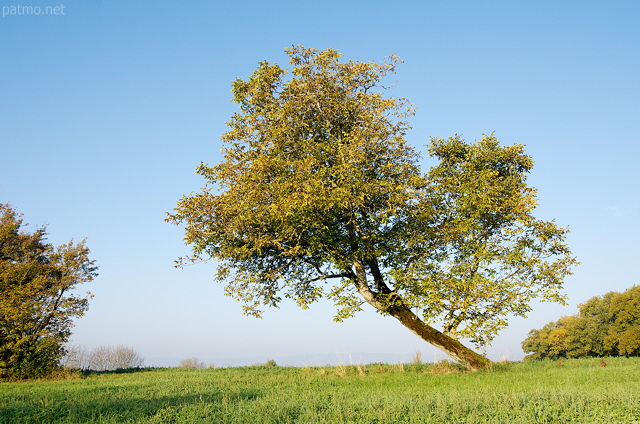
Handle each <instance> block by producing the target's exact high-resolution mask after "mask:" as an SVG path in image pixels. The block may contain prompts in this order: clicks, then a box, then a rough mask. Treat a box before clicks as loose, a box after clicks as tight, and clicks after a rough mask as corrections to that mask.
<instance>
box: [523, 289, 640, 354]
mask: <svg viewBox="0 0 640 424" xmlns="http://www.w3.org/2000/svg"><path fill="white" fill-rule="evenodd" d="M522 350H524V351H525V353H529V355H528V356H527V357H526V358H527V359H542V358H580V357H603V356H640V286H633V287H632V288H630V289H629V290H626V291H625V292H622V293H617V292H609V293H607V294H605V295H603V296H595V297H592V298H591V299H589V300H588V301H586V302H585V303H583V304H582V305H579V312H578V313H577V314H576V315H572V316H568V317H562V318H560V319H559V320H558V321H554V322H550V323H549V324H547V325H545V326H544V327H543V328H541V329H540V330H531V331H530V332H529V336H528V337H527V338H526V339H525V340H524V341H523V342H522Z"/></svg>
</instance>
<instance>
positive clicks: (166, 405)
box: [0, 369, 262, 424]
mask: <svg viewBox="0 0 640 424" xmlns="http://www.w3.org/2000/svg"><path fill="white" fill-rule="evenodd" d="M138 371H140V369H134V370H133V371H131V372H138ZM102 373H104V372H102ZM110 373H116V372H114V371H111V372H110ZM260 397H262V393H261V392H259V391H255V390H246V391H238V392H235V393H229V392H214V393H195V394H185V395H178V394H176V395H168V396H166V395H165V396H157V395H151V396H147V397H142V396H140V397H123V396H122V394H118V393H115V392H113V391H112V390H110V389H96V390H90V391H88V393H85V394H82V395H79V396H76V397H68V396H65V395H64V394H63V393H60V394H59V395H58V396H56V395H54V396H52V397H51V398H50V399H49V401H47V402H43V400H42V399H37V398H34V399H31V401H26V399H22V401H21V402H20V403H19V404H17V403H16V404H13V405H6V404H4V405H3V404H1V403H0V424H5V423H6V424H9V423H11V424H13V423H23V424H30V423H58V422H60V423H62V422H64V423H86V422H106V423H116V422H118V423H119V422H151V423H155V422H158V423H166V422H179V421H175V420H176V418H178V417H180V416H184V415H189V414H190V410H192V409H198V410H201V411H206V412H207V414H208V415H209V414H210V415H211V416H216V415H219V414H223V415H224V410H225V409H226V408H229V407H235V404H237V403H242V402H246V401H253V400H256V399H259V398H260Z"/></svg>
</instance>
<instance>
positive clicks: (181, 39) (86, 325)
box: [0, 0, 640, 365]
mask: <svg viewBox="0 0 640 424" xmlns="http://www.w3.org/2000/svg"><path fill="white" fill-rule="evenodd" d="M18 5H20V6H23V7H24V6H32V8H31V9H22V10H21V11H22V13H19V12H20V10H18V9H16V8H15V7H17V6H18ZM0 6H1V7H2V11H3V16H2V17H1V18H0V147H1V148H0V202H3V203H6V202H10V203H11V204H12V205H13V207H14V208H16V209H17V210H19V211H20V212H22V213H24V215H25V220H26V221H27V222H29V223H31V224H33V225H41V224H47V225H48V228H49V233H50V238H49V239H50V241H51V242H53V243H55V244H60V243H63V242H66V241H68V240H69V239H71V238H74V239H76V240H81V239H83V238H87V239H88V241H87V243H88V245H89V247H90V248H91V249H92V256H93V258H94V259H96V260H97V262H98V264H99V265H100V276H99V277H98V278H97V279H96V280H95V281H94V282H93V283H91V285H90V286H89V285H87V286H86V287H85V289H87V290H90V291H91V292H92V293H93V294H94V295H95V297H94V299H93V300H92V302H91V306H90V309H89V311H88V312H87V314H86V316H85V317H83V318H82V319H80V320H78V321H77V325H76V327H75V329H74V336H73V343H75V344H78V345H83V346H86V347H88V348H91V347H94V346H98V345H101V344H111V345H116V344H123V345H126V346H131V347H133V348H135V349H136V350H137V351H139V352H140V353H141V354H142V355H143V356H144V357H145V358H146V364H147V365H176V364H177V363H178V362H179V361H180V360H181V359H184V358H188V357H193V356H196V357H198V358H199V359H200V360H202V361H204V362H207V363H208V362H214V363H215V364H216V365H242V364H251V363H256V362H261V361H262V362H263V361H265V360H267V359H275V360H276V361H277V362H278V363H281V364H295V365H305V364H306V363H309V364H313V363H315V362H317V361H320V362H343V363H344V362H349V361H354V362H356V361H374V360H380V361H398V360H402V359H406V360H409V359H410V358H411V356H412V355H413V353H414V352H415V351H416V350H420V351H422V353H423V358H424V359H425V360H433V359H442V358H444V355H443V354H441V353H438V352H437V351H435V350H434V349H432V348H431V347H430V346H429V345H427V344H426V343H424V342H422V341H421V340H419V339H418V338H417V337H415V336H414V335H413V334H411V333H409V331H408V330H405V329H404V328H403V327H402V326H401V325H400V324H399V323H397V322H395V320H393V319H392V318H387V317H380V316H379V315H376V314H375V313H373V312H366V313H362V314H361V315H359V316H358V317H356V318H353V319H351V320H349V321H347V322H345V323H342V324H336V323H333V322H332V320H331V316H332V312H333V309H332V307H331V305H330V304H328V303H319V304H317V305H315V306H314V307H312V308H311V309H310V310H304V311H303V310H299V309H297V308H296V307H295V306H294V305H291V304H283V305H282V307H281V308H280V309H272V310H268V311H267V313H266V314H265V315H264V318H263V319H262V320H257V319H254V318H248V317H243V316H242V315H241V309H240V305H238V304H236V303H235V302H234V301H233V300H232V299H230V298H228V297H225V296H224V295H223V288H222V287H221V286H219V285H216V284H215V283H214V282H213V280H212V274H213V267H214V264H203V265H196V266H192V267H189V268H187V269H174V268H173V261H174V259H176V258H177V257H179V256H181V255H185V254H187V253H188V248H187V247H186V246H184V245H183V244H182V232H181V230H180V228H177V227H173V226H171V225H169V224H167V223H165V222H164V217H165V212H167V211H170V210H171V209H172V208H173V207H174V206H175V204H176V202H177V200H178V199H179V198H180V196H181V195H183V194H187V193H189V192H191V191H195V190H198V189H199V188H200V187H201V186H202V185H203V182H202V181H201V180H200V178H199V177H198V176H197V175H195V173H194V170H195V167H196V165H197V164H198V163H199V162H200V161H204V162H206V163H209V164H215V163H216V162H218V161H219V160H220V155H219V148H220V143H219V138H218V136H219V135H220V134H221V133H223V132H224V131H225V124H224V123H225V122H226V121H227V120H228V119H229V117H230V116H231V114H232V113H233V111H234V110H235V106H234V105H233V104H232V103H231V102H230V98H231V94H230V87H231V81H232V80H234V79H235V78H237V77H246V76H248V75H249V74H250V73H251V72H252V71H253V70H254V69H255V67H256V65H257V64H258V62H259V61H262V60H268V61H271V62H278V63H280V64H282V65H287V63H286V59H287V58H286V56H285V54H284V52H283V50H284V48H286V47H289V46H291V45H294V44H302V45H304V46H306V47H315V48H319V49H322V48H327V47H335V48H337V49H339V50H340V51H341V52H342V53H343V54H344V55H345V57H346V58H347V59H355V60H381V59H382V58H383V57H385V56H388V55H390V54H391V53H394V52H395V53H397V54H399V55H400V56H401V58H402V59H404V61H405V63H404V64H403V65H402V66H401V67H400V68H399V69H398V73H397V74H396V75H395V76H394V77H393V80H394V82H395V83H396V85H395V86H394V87H393V89H392V91H393V94H394V95H396V96H403V97H407V98H408V99H409V100H410V101H411V102H412V103H413V104H414V105H415V106H416V107H417V108H418V110H417V114H416V116H415V117H414V118H413V120H412V125H413V127H414V128H413V130H412V131H411V132H410V133H409V135H408V139H409V141H410V142H411V143H412V144H413V145H414V146H415V147H416V148H418V149H421V148H422V146H423V145H425V144H426V143H428V140H429V137H431V136H441V137H448V136H451V135H453V134H462V135H463V136H464V138H466V139H467V140H474V139H479V138H480V137H481V136H482V134H483V133H491V132H493V131H495V134H496V136H497V137H498V139H500V140H501V141H502V142H503V143H504V144H512V143H522V144H525V145H526V150H527V152H528V153H529V154H530V155H532V157H533V158H534V160H535V161H536V166H535V168H534V170H533V172H532V174H531V176H530V179H529V181H530V184H531V185H533V186H535V187H537V188H538V190H539V203H540V206H539V209H538V213H537V215H538V216H539V217H540V218H544V219H556V221H557V223H558V224H559V225H561V226H570V227H571V234H570V237H569V244H570V245H571V246H572V248H573V251H574V253H575V254H576V255H577V256H578V258H579V260H580V261H581V262H582V265H581V266H580V267H578V268H577V269H576V270H575V273H574V275H573V276H571V277H570V278H569V279H568V280H567V281H566V286H565V287H566V293H567V294H568V297H569V303H570V304H569V306H566V307H562V306H559V305H549V304H536V305H534V310H533V312H531V313H530V314H529V317H528V318H527V319H523V318H513V319H511V320H510V323H511V325H510V327H509V328H508V329H507V330H504V331H503V332H502V333H501V334H500V336H499V337H498V338H497V339H496V341H495V342H494V344H493V346H491V347H489V348H488V349H487V352H488V354H489V356H490V357H491V358H493V359H501V358H502V357H508V358H509V359H520V358H521V357H522V355H523V353H522V351H521V349H520V342H521V341H522V340H523V339H524V338H525V337H526V335H527V333H528V331H529V330H531V329H532V328H540V327H541V326H542V325H544V324H545V323H547V322H549V321H554V320H556V319H558V318H559V317H560V316H562V315H570V314H573V313H575V312H576V311H577V309H576V305H577V304H579V303H581V302H584V301H585V300H587V299H588V298H590V297H592V296H595V295H601V294H604V293H606V292H608V291H611V290H615V291H623V290H625V289H627V288H629V287H631V286H633V285H634V284H640V276H639V275H638V272H637V266H636V263H637V261H638V257H639V253H640V248H639V247H638V240H639V239H640V226H639V225H638V222H639V220H640V202H639V196H638V192H639V190H638V181H640V178H639V177H640V171H638V167H637V166H636V162H637V158H638V155H639V153H640V147H639V144H638V142H639V135H638V134H639V131H638V124H639V123H640V78H639V77H638V76H639V75H640V29H639V27H638V22H639V21H640V2H636V1H631V0H630V1H622V0H620V1H611V2H604V1H585V0H581V1H562V2H558V1H535V2H534V1H528V2H525V1H521V2H516V1H483V0H477V1H448V2H443V1H406V2H378V1H340V2H338V1H325V2H307V1H295V2H294V1H280V2H265V1H240V2H233V3H232V2H213V1H212V2H196V1H181V2H177V1H143V0H141V1H135V2H131V1H129V2H125V1H121V0H114V1H99V0H83V1H79V0H68V1H65V0H61V1H60V2H57V1H54V0H45V1H42V0H27V1H20V2H18V1H12V0H0ZM47 6H50V7H56V6H60V7H59V8H58V9H57V10H58V11H61V12H62V13H58V14H57V15H44V14H43V13H44V12H43V11H44V10H45V8H46V7H47ZM12 7H14V8H13V9H12ZM36 7H39V8H40V9H39V10H40V11H41V14H40V15H35V14H29V10H37V9H35V8H36ZM429 164H430V162H429V160H425V167H426V166H429Z"/></svg>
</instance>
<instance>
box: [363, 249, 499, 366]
mask: <svg viewBox="0 0 640 424" xmlns="http://www.w3.org/2000/svg"><path fill="white" fill-rule="evenodd" d="M353 265H354V268H355V277H356V278H355V279H354V284H355V286H356V289H357V290H358V292H359V293H360V295H361V296H362V297H363V298H364V300H365V301H366V302H367V303H368V304H369V305H371V306H373V307H374V308H376V309H378V310H379V311H381V312H386V313H388V314H390V315H391V316H393V317H394V318H396V319H397V320H398V321H400V322H401V323H402V325H404V326H405V327H407V328H408V329H409V330H411V331H412V332H413V333H414V334H415V335H417V336H418V337H420V338H421V339H422V340H424V341H426V342H427V343H430V344H432V345H433V346H435V347H437V348H438V349H440V350H442V351H443V352H444V353H446V354H447V355H449V356H450V357H451V358H453V359H454V360H455V361H456V362H458V363H459V364H460V365H462V366H463V367H465V368H466V369H467V370H469V371H479V370H483V369H487V368H489V366H490V365H491V361H490V360H489V359H487V358H486V357H485V356H483V355H480V354H479V353H477V352H474V351H473V350H471V349H469V348H468V347H466V346H464V345H463V344H462V343H460V342H459V341H458V340H456V339H454V338H452V337H449V336H447V335H446V334H443V333H442V332H440V331H438V330H436V329H435V328H433V327H431V326H429V325H427V324H425V323H424V322H423V321H422V320H421V319H420V318H418V316H417V315H416V314H414V313H413V312H411V310H410V309H409V308H408V307H407V306H406V305H405V304H404V303H403V301H402V299H401V298H400V296H398V295H397V293H393V292H392V291H391V290H390V289H389V288H388V287H387V286H386V284H385V283H384V281H382V279H376V278H375V276H374V280H378V281H376V285H377V286H378V288H379V291H373V290H371V288H370V287H369V285H368V284H367V274H366V268H365V266H364V264H363V262H362V261H359V260H356V261H354V264H353ZM374 269H375V268H374ZM380 290H381V291H382V293H381V292H380Z"/></svg>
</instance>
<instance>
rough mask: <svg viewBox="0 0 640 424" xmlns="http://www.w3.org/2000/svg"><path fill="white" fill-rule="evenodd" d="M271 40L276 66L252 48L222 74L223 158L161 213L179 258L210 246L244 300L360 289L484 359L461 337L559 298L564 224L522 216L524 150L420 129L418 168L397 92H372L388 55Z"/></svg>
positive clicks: (345, 308) (270, 302)
mask: <svg viewBox="0 0 640 424" xmlns="http://www.w3.org/2000/svg"><path fill="white" fill-rule="evenodd" d="M286 52H287V54H288V55H289V56H290V63H291V65H292V67H293V69H292V70H291V71H287V70H286V69H284V68H281V67H280V66H278V65H277V64H270V63H268V62H262V63H260V65H259V66H258V68H257V69H256V71H255V72H254V73H253V74H252V75H251V76H250V77H249V78H248V79H247V80H242V79H237V80H236V81H235V82H234V83H233V90H232V92H233V100H234V101H235V102H236V103H237V104H238V105H239V110H238V111H237V112H236V113H235V114H234V115H233V116H232V117H231V120H230V121H229V122H228V123H227V125H228V127H229V131H228V132H227V133H225V134H223V135H222V142H223V146H224V147H223V153H224V160H223V161H222V162H221V163H219V164H217V165H214V166H209V165H206V164H204V163H202V164H200V166H199V167H198V169H197V172H198V173H199V174H200V175H202V176H203V177H204V178H205V180H206V181H207V186H206V187H205V188H204V189H203V190H202V191H201V192H199V193H192V194H190V195H187V196H183V198H182V199H181V200H180V201H179V202H178V205H177V207H176V209H175V211H174V212H173V213H170V214H168V218H167V219H168V221H170V222H173V223H175V224H178V225H183V226H184V228H185V241H186V243H187V244H189V245H191V246H192V248H193V255H192V256H191V257H189V258H184V259H182V260H181V261H180V263H185V262H189V261H199V260H207V259H214V260H215V261H216V262H217V263H218V268H217V274H216V279H217V280H218V281H220V282H222V283H224V284H225V286H226V294H228V295H230V296H233V297H234V298H236V299H237V300H239V301H241V302H242V303H243V305H244V312H245V313H246V314H249V315H256V316H259V315H260V314H261V312H262V309H261V306H276V305H278V303H279V302H280V301H281V299H282V297H283V296H284V297H287V298H291V299H294V300H295V301H296V302H297V303H298V304H299V305H300V306H302V307H308V306H309V305H310V304H311V303H313V302H315V301H317V300H318V299H320V298H322V297H327V298H329V299H331V300H333V301H334V303H335V304H336V306H337V312H336V315H335V319H336V320H342V319H345V318H348V317H350V316H352V315H354V314H355V313H357V312H358V311H359V310H361V307H362V305H363V304H364V303H367V304H369V305H370V306H372V307H373V308H375V309H376V310H377V311H379V312H380V313H382V314H385V315H391V316H393V317H395V318H396V319H398V320H399V321H400V322H401V323H402V324H403V325H405V326H406V327H407V328H409V329H410V330H411V331H413V332H414V333H415V334H417V335H418V336H420V337H421V338H423V339H424V340H426V341H428V342H429V343H431V344H433V345H435V346H437V347H439V348H441V349H442V350H444V351H445V352H446V353H447V354H449V355H450V356H451V357H452V358H454V359H455V360H457V361H459V362H460V363H461V364H463V365H465V366H466V367H467V368H469V369H480V368H484V367H486V366H487V365H488V364H489V361H488V360H487V359H486V358H485V357H483V356H482V355H480V354H478V353H476V352H474V351H472V350H471V349H469V348H467V347H466V346H464V345H463V344H462V343H461V342H460V340H461V339H469V340H471V341H472V342H474V343H476V344H477V345H480V346H482V345H484V344H486V343H489V342H490V341H491V340H492V339H493V337H494V336H495V335H496V332H497V331H498V330H499V329H501V328H503V327H505V326H506V325H507V321H506V317H507V316H508V315H509V314H515V315H525V314H526V313H527V312H528V311H529V310H530V307H529V303H530V301H531V300H532V299H533V298H536V297H537V298H540V299H542V300H548V301H556V302H562V301H563V296H562V295H561V293H560V289H561V287H562V283H563V279H564V277H565V276H567V275H568V274H570V272H571V271H570V269H571V267H572V266H573V265H575V264H576V260H575V258H573V257H572V256H571V252H570V250H569V248H568V247H567V246H566V244H565V242H564V240H565V236H566V233H567V230H566V229H562V228H559V227H557V226H556V225H555V224H554V223H553V222H546V221H540V220H536V219H535V218H534V217H533V216H532V211H533V210H534V208H535V204H536V200H535V190H534V189H533V188H531V187H528V186H527V184H526V176H527V174H528V173H529V171H530V170H531V168H532V166H533V161H532V159H531V158H530V157H529V156H528V155H526V154H525V153H524V147H523V146H522V145H518V144H516V145H513V146H507V147H502V146H501V145H500V143H499V142H498V140H497V139H496V138H495V137H494V136H493V135H486V136H484V137H483V138H482V139H481V140H480V141H478V142H475V143H467V142H465V141H464V140H463V139H462V138H461V137H459V136H454V137H450V138H448V139H440V138H434V139H432V140H431V143H430V145H429V146H428V153H429V154H430V155H431V156H432V157H434V158H435V159H437V160H438V161H439V163H438V165H436V166H434V167H433V168H432V169H430V170H429V172H427V173H426V174H423V173H422V172H421V171H420V167H419V160H420V155H419V154H418V153H417V152H416V151H415V150H414V148H413V147H411V146H410V145H409V144H408V143H407V141H406V139H405V136H406V133H407V131H408V129H409V124H408V118H409V117H410V116H411V115H412V114H413V110H412V107H411V104H410V103H409V102H408V101H407V100H406V99H400V98H394V97H385V96H384V90H385V88H384V86H383V84H382V81H383V80H384V78H385V77H386V76H388V75H389V74H390V73H393V72H394V69H395V67H396V65H397V64H398V63H399V62H400V60H399V59H398V57H396V56H391V57H389V58H387V59H386V61H384V62H382V63H376V62H356V61H347V62H343V61H341V54H340V53H338V52H337V51H336V50H333V49H327V50H323V51H318V50H315V49H307V48H304V47H301V46H296V47H292V48H290V49H287V50H286ZM438 323H440V324H441V325H442V331H439V330H437V329H435V328H434V325H438Z"/></svg>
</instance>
